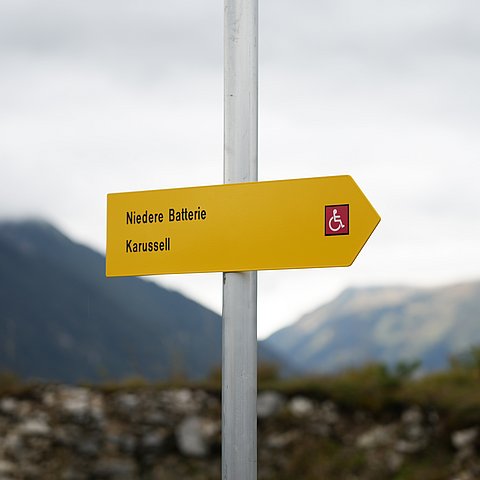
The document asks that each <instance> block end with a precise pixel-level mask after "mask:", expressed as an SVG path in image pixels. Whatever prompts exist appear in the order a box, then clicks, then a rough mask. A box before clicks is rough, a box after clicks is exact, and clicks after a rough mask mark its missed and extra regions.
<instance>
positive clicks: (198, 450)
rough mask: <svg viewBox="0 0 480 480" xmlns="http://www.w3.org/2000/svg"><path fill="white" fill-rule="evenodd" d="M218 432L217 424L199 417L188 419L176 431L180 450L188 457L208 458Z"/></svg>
mask: <svg viewBox="0 0 480 480" xmlns="http://www.w3.org/2000/svg"><path fill="white" fill-rule="evenodd" d="M218 430H219V427H218V423H217V422H212V421H211V420H209V419H206V418H200V417H197V416H190V417H187V418H185V419H184V420H183V421H182V422H181V423H180V425H179V426H178V427H177V429H176V430H175V437H176V439H177V445H178V449H179V450H180V452H181V453H182V454H183V455H185V456H187V457H206V456H207V455H208V454H209V453H210V446H211V442H212V440H213V438H214V437H215V435H216V434H217V432H218Z"/></svg>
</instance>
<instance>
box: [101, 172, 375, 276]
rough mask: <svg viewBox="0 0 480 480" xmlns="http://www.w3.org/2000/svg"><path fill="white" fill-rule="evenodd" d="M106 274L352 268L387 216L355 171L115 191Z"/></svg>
mask: <svg viewBox="0 0 480 480" xmlns="http://www.w3.org/2000/svg"><path fill="white" fill-rule="evenodd" d="M107 215H108V227H107V275H108V276H125V275H157V274H168V273H196V272H242V271H248V270H277V269H289V268H314V267H346V266H349V265H351V264H352V263H353V261H354V260H355V258H356V257H357V255H358V253H359V252H360V250H361V249H362V247H363V245H364V244H365V243H366V241H367V240H368V238H369V237H370V235H371V234H372V232H373V230H374V229H375V227H376V226H377V224H378V222H379V221H380V217H379V215H378V214H377V212H376V211H375V209H374V208H373V207H372V205H371V204H370V202H369V201H368V200H367V198H366V197H365V195H364V194H363V193H362V191H361V190H360V188H359V187H358V186H357V184H356V183H355V181H354V180H353V179H352V178H351V177H350V176H348V175H345V176H335V177H319V178H303V179H297V180H280V181H272V182H253V183H238V184H229V185H215V186H209V187H192V188H178V189H171V190H151V191H143V192H129V193H113V194H109V195H108V202H107Z"/></svg>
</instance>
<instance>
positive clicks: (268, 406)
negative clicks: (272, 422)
mask: <svg viewBox="0 0 480 480" xmlns="http://www.w3.org/2000/svg"><path fill="white" fill-rule="evenodd" d="M284 405H285V398H284V397H283V395H280V394H279V393H278V392H273V391H267V392H261V393H259V394H258V397H257V416H258V418H262V419H263V418H268V417H271V416H272V415H275V414H276V413H278V412H279V411H280V410H281V409H282V408H283V406H284Z"/></svg>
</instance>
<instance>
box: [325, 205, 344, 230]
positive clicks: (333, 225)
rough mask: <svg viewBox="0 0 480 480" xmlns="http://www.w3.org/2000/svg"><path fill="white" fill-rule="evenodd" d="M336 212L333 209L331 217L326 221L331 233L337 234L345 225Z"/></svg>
mask: <svg viewBox="0 0 480 480" xmlns="http://www.w3.org/2000/svg"><path fill="white" fill-rule="evenodd" d="M337 212H338V210H337V209H336V208H334V209H333V215H332V216H331V217H330V220H329V221H328V226H329V227H330V230H331V231H332V232H338V231H339V230H340V229H342V228H345V225H344V224H343V222H342V219H341V217H340V215H338V213H337Z"/></svg>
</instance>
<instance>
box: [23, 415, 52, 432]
mask: <svg viewBox="0 0 480 480" xmlns="http://www.w3.org/2000/svg"><path fill="white" fill-rule="evenodd" d="M18 433H19V434H20V435H23V436H25V437H27V436H28V437H46V436H49V435H50V433H51V428H50V427H49V425H48V424H47V422H46V421H45V419H43V418H27V419H26V420H24V421H23V422H22V423H21V424H20V425H19V426H18Z"/></svg>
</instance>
